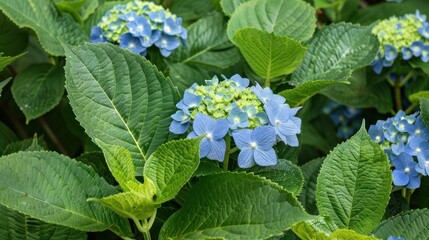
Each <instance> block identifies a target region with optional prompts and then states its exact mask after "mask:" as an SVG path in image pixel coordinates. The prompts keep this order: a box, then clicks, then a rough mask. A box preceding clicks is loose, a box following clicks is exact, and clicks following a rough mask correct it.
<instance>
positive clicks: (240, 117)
mask: <svg viewBox="0 0 429 240" xmlns="http://www.w3.org/2000/svg"><path fill="white" fill-rule="evenodd" d="M228 121H229V128H231V129H237V128H245V127H248V126H249V124H250V123H249V120H248V115H247V113H246V112H243V111H241V110H240V108H237V107H236V108H233V109H232V110H231V112H230V113H229V116H228Z"/></svg>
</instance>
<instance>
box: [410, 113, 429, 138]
mask: <svg viewBox="0 0 429 240" xmlns="http://www.w3.org/2000/svg"><path fill="white" fill-rule="evenodd" d="M415 137H419V138H421V139H423V140H424V141H429V129H428V128H427V127H426V125H425V124H424V122H423V120H422V117H421V116H418V117H417V118H416V120H415V122H414V129H412V131H411V132H410V139H413V138H415Z"/></svg>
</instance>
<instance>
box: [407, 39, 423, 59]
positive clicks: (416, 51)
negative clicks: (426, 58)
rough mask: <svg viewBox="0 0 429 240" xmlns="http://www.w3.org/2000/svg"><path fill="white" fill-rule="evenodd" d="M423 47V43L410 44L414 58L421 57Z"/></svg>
mask: <svg viewBox="0 0 429 240" xmlns="http://www.w3.org/2000/svg"><path fill="white" fill-rule="evenodd" d="M423 46H424V45H423V41H415V42H413V43H412V44H411V46H410V49H411V52H412V53H413V55H414V56H415V57H420V55H422V51H423Z"/></svg>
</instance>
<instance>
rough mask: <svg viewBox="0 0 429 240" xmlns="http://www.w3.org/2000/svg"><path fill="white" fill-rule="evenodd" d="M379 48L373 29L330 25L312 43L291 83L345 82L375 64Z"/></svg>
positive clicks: (351, 25) (342, 24)
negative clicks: (362, 68)
mask: <svg viewBox="0 0 429 240" xmlns="http://www.w3.org/2000/svg"><path fill="white" fill-rule="evenodd" d="M333 39H335V43H333V42H332V40H333ZM378 46H379V43H378V40H377V37H375V36H374V35H373V34H372V33H371V27H362V26H360V25H356V24H350V23H338V24H333V25H329V26H327V27H325V28H324V29H323V30H322V31H320V32H318V34H316V35H315V36H314V38H313V39H312V40H311V43H310V47H309V48H308V50H307V54H306V55H305V57H304V60H303V62H302V64H301V65H300V66H299V67H298V69H297V70H296V71H295V72H294V73H293V75H292V80H291V83H292V84H293V85H300V84H302V83H304V82H307V81H313V80H337V81H345V80H347V79H348V78H350V76H351V73H352V71H353V70H355V69H358V68H361V67H364V66H366V65H369V64H370V63H371V62H372V60H373V59H374V58H375V55H376V54H377V51H378Z"/></svg>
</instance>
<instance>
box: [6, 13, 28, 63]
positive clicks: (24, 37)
mask: <svg viewBox="0 0 429 240" xmlns="http://www.w3.org/2000/svg"><path fill="white" fill-rule="evenodd" d="M0 26H1V28H0V52H3V53H4V54H6V55H8V56H14V55H18V54H19V53H21V52H23V51H24V50H25V48H26V47H27V44H28V34H27V32H26V31H25V30H24V29H20V28H18V26H16V25H15V24H13V22H11V21H10V20H9V19H8V18H7V17H6V16H5V15H4V14H2V13H0Z"/></svg>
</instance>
